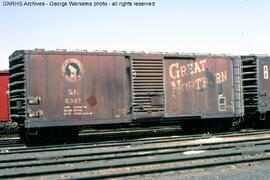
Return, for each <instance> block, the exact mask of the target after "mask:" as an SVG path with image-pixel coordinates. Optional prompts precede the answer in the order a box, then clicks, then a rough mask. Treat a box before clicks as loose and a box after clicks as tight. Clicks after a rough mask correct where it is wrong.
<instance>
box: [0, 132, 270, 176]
mask: <svg viewBox="0 0 270 180" xmlns="http://www.w3.org/2000/svg"><path fill="white" fill-rule="evenodd" d="M87 133H90V134H92V133H94V132H89V131H87ZM87 133H86V134H87ZM107 133H109V131H108V132H107ZM82 134H84V133H82ZM86 134H84V135H85V136H84V135H83V136H84V138H85V137H86V136H87V135H86ZM88 135H89V134H88ZM89 137H91V135H89ZM269 145H270V131H269V130H257V131H254V130H248V131H242V132H229V133H217V134H197V135H190V136H186V135H175V136H161V137H150V138H138V139H128V140H107V141H97V142H84V140H83V141H82V142H80V141H78V142H77V143H74V144H63V145H50V146H39V147H25V146H19V147H14V146H10V147H5V148H3V147H1V153H0V162H1V163H0V179H4V178H19V179H23V178H27V179H31V178H33V179H36V178H37V177H39V178H44V179H47V178H48V179H70V178H76V179H77V178H81V179H104V178H121V177H129V178H131V177H134V178H140V177H141V176H142V175H155V174H162V173H166V172H171V171H185V170H194V169H200V168H212V167H218V166H225V165H230V164H240V163H252V162H258V161H266V160H269V159H270V146H269Z"/></svg>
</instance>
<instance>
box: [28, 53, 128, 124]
mask: <svg viewBox="0 0 270 180" xmlns="http://www.w3.org/2000/svg"><path fill="white" fill-rule="evenodd" d="M24 53H25V55H24V57H25V61H26V62H27V63H26V68H25V69H26V74H27V82H26V89H27V90H26V98H27V99H28V103H27V106H26V112H27V116H26V120H25V125H26V127H45V126H71V125H90V124H103V123H108V124H110V123H124V122H128V121H129V103H130V99H129V98H130V90H129V87H130V85H129V82H130V81H129V78H128V67H129V61H128V60H127V59H126V58H125V56H124V55H116V54H115V55H109V54H97V53H93V54H91V53H72V52H69V53H61V52H46V51H45V52H44V53H35V51H30V52H27V51H26V52H24ZM34 98H37V99H39V102H38V104H35V103H33V104H32V103H29V99H34Z"/></svg>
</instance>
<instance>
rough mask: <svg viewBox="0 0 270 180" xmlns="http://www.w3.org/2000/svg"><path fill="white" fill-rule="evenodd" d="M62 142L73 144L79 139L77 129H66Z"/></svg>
mask: <svg viewBox="0 0 270 180" xmlns="http://www.w3.org/2000/svg"><path fill="white" fill-rule="evenodd" d="M64 136H65V137H64V141H65V142H68V143H69V142H74V141H76V140H77V138H78V137H79V128H77V127H66V128H65V134H64Z"/></svg>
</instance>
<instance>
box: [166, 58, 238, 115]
mask: <svg viewBox="0 0 270 180" xmlns="http://www.w3.org/2000/svg"><path fill="white" fill-rule="evenodd" d="M232 67H233V64H232V60H230V59H229V58H227V57H215V56H201V57H197V58H195V59H185V58H181V57H180V58H175V59H173V58H170V59H165V61H164V68H165V74H164V77H165V98H166V106H165V112H166V113H165V116H166V117H185V116H201V117H202V118H208V117H209V118H210V117H221V116H224V117H226V116H233V114H234V92H233V88H232V87H233V69H232Z"/></svg>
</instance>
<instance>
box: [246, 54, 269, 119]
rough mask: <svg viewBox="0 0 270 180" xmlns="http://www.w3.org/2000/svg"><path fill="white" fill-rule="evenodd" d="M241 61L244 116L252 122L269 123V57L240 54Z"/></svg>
mask: <svg viewBox="0 0 270 180" xmlns="http://www.w3.org/2000/svg"><path fill="white" fill-rule="evenodd" d="M241 62H242V73H241V74H242V86H243V96H244V107H245V118H246V119H247V120H249V121H251V122H252V123H254V122H256V121H259V120H262V121H268V122H267V123H269V121H270V119H269V112H270V95H269V92H270V83H269V82H270V81H269V76H270V72H269V70H270V57H269V56H266V55H260V56H259V55H249V56H242V57H241Z"/></svg>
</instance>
